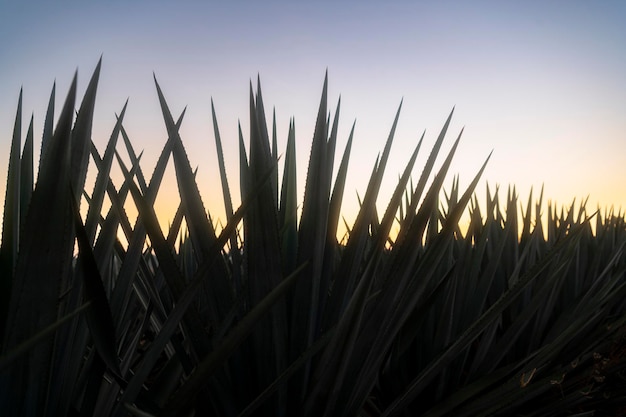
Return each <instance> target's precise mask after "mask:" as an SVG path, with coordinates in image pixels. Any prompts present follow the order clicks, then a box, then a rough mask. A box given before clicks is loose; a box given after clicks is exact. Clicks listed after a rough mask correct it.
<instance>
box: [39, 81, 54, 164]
mask: <svg viewBox="0 0 626 417" xmlns="http://www.w3.org/2000/svg"><path fill="white" fill-rule="evenodd" d="M55 96H56V81H55V82H54V83H53V84H52V92H51V93H50V99H49V100H48V108H47V110H46V120H45V122H44V125H43V134H42V136H41V151H40V152H39V169H38V172H39V170H40V169H41V162H42V161H43V159H44V155H45V153H46V150H47V149H48V144H49V143H50V139H52V135H53V133H54V132H53V126H52V124H53V123H54V101H55ZM37 175H39V174H37Z"/></svg>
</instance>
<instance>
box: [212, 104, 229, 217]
mask: <svg viewBox="0 0 626 417" xmlns="http://www.w3.org/2000/svg"><path fill="white" fill-rule="evenodd" d="M211 116H212V117H213V133H214V135H215V147H216V148H217V163H218V166H219V169H220V179H221V181H222V193H223V195H224V205H225V209H226V221H228V220H229V219H230V216H232V215H233V202H232V199H231V198H230V187H229V186H228V178H227V177H226V165H225V164H224V151H223V149H222V138H221V136H220V130H219V127H218V126H217V117H216V116H215V107H214V106H213V99H211Z"/></svg>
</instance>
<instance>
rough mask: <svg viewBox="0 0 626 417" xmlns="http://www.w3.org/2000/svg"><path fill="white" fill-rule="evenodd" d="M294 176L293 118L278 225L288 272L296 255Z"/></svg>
mask: <svg viewBox="0 0 626 417" xmlns="http://www.w3.org/2000/svg"><path fill="white" fill-rule="evenodd" d="M297 191H298V188H297V178H296V128H295V122H294V120H293V119H291V120H290V121H289V133H288V135H287V150H286V152H285V168H284V170H283V181H282V186H281V190H280V208H279V212H278V216H279V217H278V225H279V226H280V229H281V231H282V234H281V245H282V261H283V271H284V273H288V272H289V271H293V269H294V268H295V267H296V262H297V258H296V257H297V255H298V200H297V199H298V195H297Z"/></svg>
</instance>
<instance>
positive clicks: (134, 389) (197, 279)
mask: <svg viewBox="0 0 626 417" xmlns="http://www.w3.org/2000/svg"><path fill="white" fill-rule="evenodd" d="M273 169H275V167H274V168H273ZM270 173H271V172H270V171H268V172H267V173H266V174H265V175H264V176H263V177H262V178H261V179H260V180H259V182H258V183H257V184H255V187H254V188H253V189H252V190H253V192H252V194H251V195H250V196H248V198H247V199H246V200H244V203H243V204H242V205H241V206H240V207H239V209H237V211H235V213H233V217H232V218H231V220H230V221H229V222H227V224H226V226H224V229H222V232H221V233H220V236H219V237H218V238H217V240H216V241H215V243H214V245H213V247H212V248H211V250H210V251H209V254H212V256H211V257H208V258H206V259H205V260H204V262H203V264H202V265H200V267H199V268H198V269H197V271H196V272H195V275H194V278H193V280H192V282H191V283H190V284H189V285H188V286H187V287H186V288H185V289H184V292H183V293H182V294H181V295H180V297H179V298H178V301H177V303H176V305H175V306H174V308H173V309H172V311H171V312H170V314H169V315H168V317H167V320H166V321H165V322H164V323H163V326H162V327H161V330H160V331H159V334H158V335H157V336H156V338H155V340H154V341H153V342H152V344H151V347H150V349H149V350H148V352H146V354H145V356H144V359H143V362H142V363H141V365H140V366H139V368H138V369H136V370H135V374H134V376H133V378H132V379H131V380H130V381H129V382H128V385H127V387H126V389H125V390H124V393H123V395H122V397H121V398H120V401H119V404H125V403H132V402H134V399H135V398H136V397H137V395H138V394H139V392H140V390H141V387H142V385H143V384H144V381H145V379H146V378H147V377H148V375H149V374H150V372H151V370H152V368H153V366H154V364H155V363H156V361H157V360H158V359H159V357H160V356H161V352H162V351H163V348H164V347H165V345H166V344H167V343H168V342H169V340H170V338H171V337H172V335H173V334H174V332H175V331H176V329H177V328H178V326H179V324H180V321H181V320H182V319H183V317H184V315H185V314H186V313H187V311H188V308H189V306H190V305H191V303H192V301H193V300H194V298H195V297H196V296H197V293H198V290H199V289H200V286H201V285H202V283H203V282H204V281H205V275H206V273H207V271H208V270H209V268H210V267H211V263H212V262H214V261H215V259H217V257H218V256H219V254H220V249H221V248H222V247H223V246H224V245H225V244H226V242H227V241H228V239H229V238H230V235H231V234H232V233H233V231H234V230H235V229H236V227H237V224H238V223H239V222H240V221H241V219H242V218H243V215H244V213H245V212H246V210H248V209H249V207H250V205H251V203H252V201H253V200H254V199H256V198H257V196H258V193H259V190H260V188H261V186H262V185H264V184H265V183H266V182H267V180H268V179H269V178H270ZM131 193H132V194H133V197H135V196H137V201H138V202H139V203H140V204H139V207H140V208H141V209H146V208H147V209H148V210H147V211H146V216H150V215H151V217H153V219H152V220H154V221H151V223H154V222H155V221H156V218H154V217H155V216H154V213H153V211H152V210H151V208H150V207H149V206H148V205H147V204H145V203H146V202H145V199H143V198H142V196H141V195H140V194H139V192H138V190H137V187H136V186H135V185H134V184H131ZM155 229H156V228H155ZM155 237H156V238H158V233H156V234H155ZM120 413H121V410H120V408H119V406H118V408H117V411H116V414H115V415H120Z"/></svg>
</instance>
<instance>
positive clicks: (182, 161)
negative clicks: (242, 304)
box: [154, 77, 233, 322]
mask: <svg viewBox="0 0 626 417" xmlns="http://www.w3.org/2000/svg"><path fill="white" fill-rule="evenodd" d="M154 82H155V85H156V88H157V93H158V96H159V102H160V103H161V110H162V113H163V118H164V120H165V124H166V127H167V131H168V135H169V136H170V139H171V140H172V159H173V161H174V167H175V169H176V178H177V180H178V192H179V194H180V197H181V201H182V203H183V206H184V211H185V218H186V220H187V226H188V227H189V236H190V238H191V241H192V242H193V246H194V248H195V251H194V253H195V254H196V257H197V258H198V262H199V263H201V262H202V259H203V258H204V257H206V256H208V250H209V248H210V247H211V245H212V244H213V243H214V242H215V239H216V236H215V232H214V230H213V228H212V227H211V224H210V223H209V220H208V218H207V212H206V210H205V209H204V204H203V203H202V199H201V197H200V191H199V190H198V185H197V184H196V182H195V179H194V175H193V171H192V169H191V165H190V164H189V159H188V158H187V154H186V152H185V148H184V147H183V143H182V140H181V138H180V135H179V134H178V129H176V125H175V123H174V119H173V118H172V114H171V113H170V110H169V108H168V106H167V103H166V101H165V97H164V96H163V92H162V91H161V87H160V86H159V84H158V82H157V80H156V77H155V79H154ZM213 268H214V269H213V270H212V271H211V273H210V285H211V286H212V291H211V292H210V293H209V295H210V296H211V297H212V299H211V305H210V306H209V307H210V308H211V309H212V311H211V312H210V314H211V316H210V319H211V320H212V321H213V322H220V321H221V319H222V318H223V317H224V316H225V315H226V314H227V312H228V310H229V308H230V305H231V304H232V299H233V293H232V290H231V288H230V285H229V282H228V276H227V273H226V271H225V267H224V265H223V263H219V262H218V263H216V264H215V265H214V266H213Z"/></svg>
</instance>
